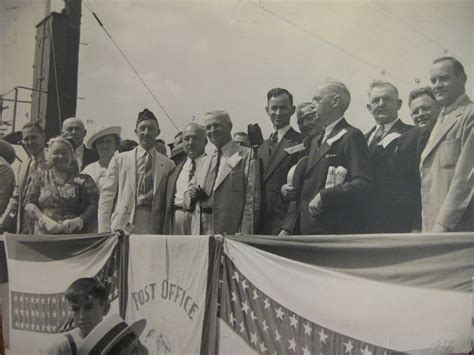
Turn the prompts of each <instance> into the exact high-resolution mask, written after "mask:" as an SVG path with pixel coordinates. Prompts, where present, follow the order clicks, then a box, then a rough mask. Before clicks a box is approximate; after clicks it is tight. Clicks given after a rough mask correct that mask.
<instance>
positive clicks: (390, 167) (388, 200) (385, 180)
mask: <svg viewBox="0 0 474 355" xmlns="http://www.w3.org/2000/svg"><path fill="white" fill-rule="evenodd" d="M368 99H369V102H368V104H367V109H368V111H369V112H370V113H371V114H372V116H373V117H374V120H375V123H376V125H375V126H374V127H373V128H372V129H371V130H370V131H369V132H368V133H367V134H366V139H367V144H368V146H369V161H370V163H371V166H372V169H373V191H372V194H371V199H370V203H369V213H368V216H367V221H366V227H367V229H366V231H367V232H368V233H409V232H411V231H415V230H418V229H419V224H420V220H419V216H420V211H421V202H420V192H419V191H420V189H419V177H418V175H419V174H418V168H417V166H418V165H417V155H416V146H412V145H410V144H404V143H405V140H404V139H403V137H404V135H406V134H407V133H408V132H409V131H410V130H411V129H412V128H413V126H411V125H407V124H405V123H403V122H402V121H401V120H400V119H399V118H398V111H399V110H400V108H401V106H402V100H401V99H400V98H399V96H398V89H397V88H396V87H395V86H394V85H393V84H392V83H389V82H386V81H379V80H376V81H373V82H372V83H371V84H370V86H369V91H368ZM402 158H403V159H402Z"/></svg>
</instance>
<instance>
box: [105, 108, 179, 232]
mask: <svg viewBox="0 0 474 355" xmlns="http://www.w3.org/2000/svg"><path fill="white" fill-rule="evenodd" d="M135 134H136V135H137V137H138V143H139V145H138V146H137V147H136V148H135V149H132V150H130V151H128V152H123V153H120V154H118V155H115V156H114V157H113V158H112V160H111V161H110V164H109V167H108V169H107V174H106V177H105V179H104V183H103V187H102V190H101V192H100V199H99V217H98V221H99V233H104V232H111V231H112V232H113V231H115V230H116V229H128V228H129V226H133V233H135V234H162V233H163V224H164V223H163V222H164V221H163V219H164V212H165V197H166V180H167V178H168V175H169V173H170V171H171V170H172V169H173V168H174V166H175V164H174V163H173V161H172V160H170V159H168V158H167V157H165V156H164V155H163V154H161V153H159V152H158V151H157V150H156V149H155V140H156V137H158V135H159V134H160V126H159V124H158V120H157V118H156V117H155V115H154V114H153V112H151V111H149V110H148V109H145V110H143V111H142V112H140V113H139V114H138V118H137V123H136V128H135Z"/></svg>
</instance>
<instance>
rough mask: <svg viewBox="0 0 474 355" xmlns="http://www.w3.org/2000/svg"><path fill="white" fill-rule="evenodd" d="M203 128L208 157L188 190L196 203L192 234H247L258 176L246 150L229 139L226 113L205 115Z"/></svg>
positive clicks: (250, 228) (255, 210)
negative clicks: (209, 145)
mask: <svg viewBox="0 0 474 355" xmlns="http://www.w3.org/2000/svg"><path fill="white" fill-rule="evenodd" d="M204 126H205V129H206V133H207V137H208V138H209V141H210V142H211V143H212V144H213V145H214V147H215V150H214V152H213V153H212V154H210V155H208V156H206V157H204V158H203V161H202V165H201V167H200V168H199V169H198V171H197V172H196V182H195V186H194V188H192V189H191V191H190V195H191V200H192V201H193V202H194V203H195V204H196V205H195V208H194V214H193V219H192V223H191V229H192V234H195V235H196V234H205V235H213V234H236V233H245V234H251V233H254V232H255V230H254V228H255V223H256V219H255V218H249V217H250V216H254V215H255V216H257V215H258V212H259V209H258V205H259V203H258V199H259V189H258V185H255V184H256V183H258V179H259V177H258V174H253V173H252V172H254V170H253V168H252V164H251V163H252V162H251V161H250V159H251V156H250V149H249V148H247V147H243V146H240V145H238V144H237V143H235V142H234V141H233V140H232V133H231V131H232V121H231V119H230V116H229V114H228V113H227V112H225V111H222V110H215V111H211V112H208V113H206V115H205V117H204Z"/></svg>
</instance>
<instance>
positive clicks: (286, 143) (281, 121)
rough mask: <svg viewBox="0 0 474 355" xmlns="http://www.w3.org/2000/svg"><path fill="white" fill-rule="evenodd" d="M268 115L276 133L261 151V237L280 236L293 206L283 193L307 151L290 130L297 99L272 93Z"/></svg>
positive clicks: (285, 92) (277, 91) (284, 92)
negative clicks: (294, 169)
mask: <svg viewBox="0 0 474 355" xmlns="http://www.w3.org/2000/svg"><path fill="white" fill-rule="evenodd" d="M265 111H266V112H267V115H268V117H269V118H270V120H271V122H272V125H273V132H272V134H271V135H270V137H269V138H268V139H266V140H265V141H264V142H263V143H262V145H260V147H258V151H257V156H258V159H259V162H260V166H261V169H262V182H261V184H262V211H261V216H260V223H259V226H258V228H257V233H258V234H270V235H271V234H273V235H277V234H278V233H279V232H280V230H281V225H282V221H283V219H284V217H285V216H286V213H287V212H288V204H289V201H288V200H286V199H285V198H284V197H283V196H282V194H281V192H280V189H281V187H282V185H284V184H285V183H286V177H287V175H288V171H289V170H290V168H291V167H292V166H293V165H295V164H296V163H297V162H298V159H299V157H300V155H301V153H302V152H303V151H304V149H305V148H304V146H303V145H302V144H301V134H300V133H298V132H296V131H295V130H294V129H293V128H292V127H291V126H290V119H291V116H292V115H293V114H294V113H295V106H294V105H293V95H291V93H290V92H289V91H288V90H286V89H281V88H275V89H271V90H270V91H269V92H268V93H267V106H266V107H265Z"/></svg>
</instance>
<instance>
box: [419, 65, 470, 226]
mask: <svg viewBox="0 0 474 355" xmlns="http://www.w3.org/2000/svg"><path fill="white" fill-rule="evenodd" d="M430 80H431V86H432V88H433V93H434V95H435V97H436V100H437V101H438V103H439V104H440V105H441V107H442V110H441V113H440V115H439V117H438V120H437V121H436V124H435V126H434V127H433V130H432V131H431V135H430V138H429V140H428V143H427V144H426V147H425V149H424V150H423V153H422V154H421V163H420V175H421V199H422V218H423V231H424V232H448V231H457V232H459V231H474V202H473V194H472V190H473V185H474V173H473V171H474V132H473V128H474V104H473V103H472V102H471V100H470V99H469V97H468V96H467V95H466V91H465V85H466V80H467V76H466V73H465V71H464V67H463V66H462V64H461V63H460V62H459V61H458V60H457V59H455V58H452V57H443V58H439V59H436V60H435V61H434V62H433V66H432V67H431V73H430Z"/></svg>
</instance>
